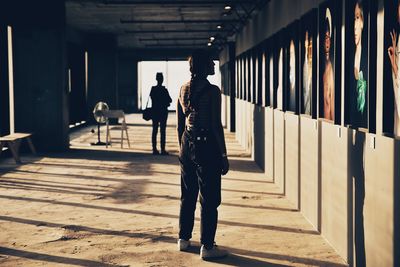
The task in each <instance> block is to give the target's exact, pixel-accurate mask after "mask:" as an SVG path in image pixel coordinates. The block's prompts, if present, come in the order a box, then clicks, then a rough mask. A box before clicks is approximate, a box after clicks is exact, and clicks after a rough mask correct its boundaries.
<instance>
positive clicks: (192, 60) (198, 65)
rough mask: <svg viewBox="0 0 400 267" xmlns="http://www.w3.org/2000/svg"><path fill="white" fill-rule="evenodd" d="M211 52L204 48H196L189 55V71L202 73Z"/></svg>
mask: <svg viewBox="0 0 400 267" xmlns="http://www.w3.org/2000/svg"><path fill="white" fill-rule="evenodd" d="M210 59H211V54H210V52H209V51H208V50H206V49H196V50H194V51H193V53H192V55H191V56H190V57H189V65H190V72H191V73H192V74H204V73H203V72H204V71H205V67H206V66H207V64H208V63H209V62H210Z"/></svg>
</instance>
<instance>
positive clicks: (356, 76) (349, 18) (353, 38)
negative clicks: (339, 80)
mask: <svg viewBox="0 0 400 267" xmlns="http://www.w3.org/2000/svg"><path fill="white" fill-rule="evenodd" d="M372 2H375V1H370V0H348V1H346V29H349V30H347V31H346V42H345V46H346V49H345V51H346V59H345V66H346V69H345V73H346V83H345V84H346V87H345V106H344V108H345V110H344V111H345V114H344V115H345V124H347V125H350V126H351V127H352V128H355V129H356V128H364V129H370V130H371V131H372V132H374V131H375V119H374V118H375V114H376V108H375V107H374V106H375V105H372V104H373V103H374V102H376V98H375V95H376V94H375V92H374V91H375V86H370V84H376V83H375V82H376V78H375V77H376V64H370V61H371V59H374V58H375V59H376V15H375V16H374V14H376V12H374V10H375V8H374V4H373V3H372ZM374 18H375V19H374ZM371 44H372V45H371ZM374 55H375V56H374ZM372 88H374V90H371V89H372Z"/></svg>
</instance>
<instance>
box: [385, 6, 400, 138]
mask: <svg viewBox="0 0 400 267" xmlns="http://www.w3.org/2000/svg"><path fill="white" fill-rule="evenodd" d="M384 9H385V19H384V23H385V26H384V37H383V39H384V47H383V49H384V51H383V92H382V93H383V110H382V113H383V120H382V123H383V127H382V130H383V132H384V133H385V134H386V135H389V136H393V137H397V138H399V137H400V38H399V35H400V1H399V0H391V1H389V0H385V1H384Z"/></svg>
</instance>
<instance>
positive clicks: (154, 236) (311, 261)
mask: <svg viewBox="0 0 400 267" xmlns="http://www.w3.org/2000/svg"><path fill="white" fill-rule="evenodd" d="M0 220H2V221H9V222H16V223H23V224H29V225H36V226H38V227H52V228H63V227H64V228H65V225H64V224H60V223H50V222H45V221H38V220H31V219H24V218H16V217H11V216H0ZM74 229H75V230H76V231H87V232H91V233H95V234H101V235H116V236H126V237H132V238H148V239H151V240H154V241H157V242H165V243H169V244H175V243H176V238H175V237H171V236H164V235H162V234H161V233H160V234H158V235H157V234H153V233H139V232H129V231H117V230H108V229H99V228H93V227H86V226H79V225H78V226H74ZM222 247H223V248H224V249H227V250H228V251H229V252H230V253H231V254H235V256H234V258H233V260H235V259H236V260H238V261H241V262H250V263H252V262H251V261H252V260H253V259H249V258H246V257H244V256H238V255H246V256H252V257H256V258H263V259H269V260H274V259H276V260H284V261H290V262H292V263H300V264H304V265H313V266H332V267H345V266H347V265H346V264H338V263H334V262H330V261H326V260H319V259H311V258H304V257H297V256H290V255H283V254H277V253H272V252H267V251H263V252H260V251H252V250H248V249H238V248H234V247H232V246H230V247H228V246H222ZM199 251H200V246H199V243H198V242H193V248H192V249H191V250H190V251H189V252H190V253H197V254H198V253H199ZM0 254H2V251H1V250H0ZM3 254H4V253H3ZM235 257H236V258H235ZM223 260H224V259H221V260H219V261H220V262H219V263H221V264H226V263H225V262H223ZM225 260H228V262H231V264H233V266H253V265H251V264H249V265H247V264H243V265H241V264H239V265H235V263H234V262H232V261H230V260H229V257H228V258H226V259H225ZM253 263H255V264H256V263H259V264H270V263H268V262H263V261H257V260H256V261H255V262H254V261H253ZM84 266H87V265H84ZM99 266H102V265H99ZM255 266H285V265H255Z"/></svg>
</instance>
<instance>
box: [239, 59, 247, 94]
mask: <svg viewBox="0 0 400 267" xmlns="http://www.w3.org/2000/svg"><path fill="white" fill-rule="evenodd" d="M245 63H246V62H245V60H244V55H243V54H242V55H241V56H240V65H241V70H242V71H241V72H242V74H241V76H242V77H241V86H240V99H241V100H244V99H245V97H246V96H245V92H246V71H245V70H246V64H245Z"/></svg>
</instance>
